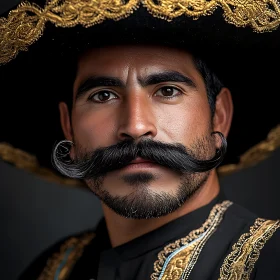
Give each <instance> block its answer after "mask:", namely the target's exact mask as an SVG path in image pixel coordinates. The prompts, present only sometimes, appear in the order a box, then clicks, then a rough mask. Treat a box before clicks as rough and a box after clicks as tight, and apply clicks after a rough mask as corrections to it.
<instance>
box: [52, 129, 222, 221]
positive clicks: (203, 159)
mask: <svg viewBox="0 0 280 280" xmlns="http://www.w3.org/2000/svg"><path fill="white" fill-rule="evenodd" d="M219 135H220V136H221V139H222V145H221V148H220V149H218V150H217V149H216V148H215V146H216V145H215V143H216V141H215V140H214V138H213V136H212V135H209V136H206V137H202V138H200V139H197V140H196V141H195V143H194V144H193V145H192V147H191V148H188V149H187V148H186V147H184V146H183V145H182V144H166V143H161V142H158V141H153V140H151V139H146V140H141V141H140V142H138V143H135V142H134V141H123V142H121V143H118V144H116V145H113V146H110V147H106V148H99V149H97V150H95V151H94V152H89V151H86V150H84V149H83V148H82V147H81V145H79V144H78V143H77V141H76V142H75V147H74V148H75V154H76V159H75V160H69V159H68V160H65V158H64V156H62V154H63V153H62V152H61V149H60V151H59V152H58V151H57V150H56V151H55V152H54V153H53V159H54V160H53V162H54V164H55V166H56V167H57V168H58V170H59V171H60V172H61V173H62V174H64V175H67V176H69V177H72V178H80V179H84V180H85V181H86V183H87V185H88V186H89V187H90V189H91V190H92V191H93V193H94V194H95V195H96V196H97V197H98V198H99V199H100V200H101V201H102V202H103V203H104V204H106V205H107V206H108V207H109V208H111V209H112V210H113V211H114V212H116V213H117V214H119V215H121V216H123V217H126V218H132V219H150V218H157V217H161V216H165V215H167V214H169V213H172V212H174V211H175V210H177V209H178V208H180V207H181V206H182V205H183V204H184V203H185V202H186V201H187V200H188V199H190V198H191V197H192V196H193V195H194V194H195V193H196V192H197V191H198V190H199V189H200V188H201V187H202V186H203V185H204V183H205V182H206V181H207V179H208V177H209V174H210V170H212V169H213V168H215V167H217V166H218V165H219V164H220V163H221V161H222V159H223V157H224V155H225V152H226V140H225V138H224V137H223V136H222V135H221V134H219ZM58 147H59V146H57V147H56V148H58ZM63 148H65V147H63ZM56 155H59V156H60V157H59V158H58V157H55V156H56ZM64 155H65V151H64ZM136 157H141V158H144V159H147V160H151V161H153V162H155V163H158V164H160V165H162V166H165V167H167V168H169V169H170V170H172V171H175V172H176V173H177V174H178V176H179V178H180V180H179V181H180V183H179V184H178V186H177V187H176V188H175V189H174V190H172V191H160V192H159V191H153V189H152V188H151V184H152V183H153V182H155V181H156V180H157V176H156V175H154V174H153V173H152V172H148V171H145V172H134V173H129V174H125V175H122V177H121V179H122V180H123V182H124V183H125V184H126V185H129V187H130V188H131V191H130V193H129V194H125V195H115V194H112V193H111V192H110V191H108V189H107V188H105V186H104V179H105V177H106V175H107V174H108V172H110V171H115V170H119V169H121V168H122V167H125V166H127V165H128V164H129V163H130V162H131V161H132V160H134V159H135V158H136ZM161 187H164V186H161ZM161 189H162V188H161Z"/></svg>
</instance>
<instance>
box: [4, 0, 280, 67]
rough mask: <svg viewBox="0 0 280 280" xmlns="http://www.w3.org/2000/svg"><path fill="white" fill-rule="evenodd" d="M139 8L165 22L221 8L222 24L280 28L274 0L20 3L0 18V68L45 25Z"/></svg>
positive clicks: (89, 20)
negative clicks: (223, 20)
mask: <svg viewBox="0 0 280 280" xmlns="http://www.w3.org/2000/svg"><path fill="white" fill-rule="evenodd" d="M140 4H142V5H143V6H145V7H146V8H147V10H148V11H149V12H150V13H151V14H152V15H153V16H154V17H159V18H162V19H165V20H172V19H173V18H176V17H179V16H181V15H185V16H189V17H193V18H194V19H197V18H199V17H201V16H206V15H210V14H212V13H213V12H214V11H215V10H216V9H217V8H218V7H220V8H222V9H223V12H224V19H225V21H226V22H228V23H230V24H234V25H235V26H237V27H246V26H250V27H251V28H252V29H253V30H254V31H257V32H265V31H271V30H274V29H276V28H277V27H278V26H279V24H280V7H279V2H278V1H277V0H265V1H264V0H179V1H174V0H50V1H47V3H46V5H45V7H44V8H41V7H39V6H38V5H36V4H34V3H33V4H31V3H29V2H23V3H21V4H19V6H18V7H17V8H16V9H14V10H12V11H10V13H9V15H8V18H4V17H3V18H0V49H1V54H0V65H1V64H5V63H7V62H9V61H10V60H12V59H14V58H15V57H16V56H17V54H18V53H19V52H20V51H26V50H27V47H29V46H30V45H32V44H33V43H34V42H35V41H37V40H38V39H39V38H40V37H41V36H42V34H43V32H44V29H45V25H46V23H47V22H51V23H53V24H55V25H56V26H59V27H74V26H76V25H79V24H80V25H83V26H84V27H89V26H92V25H95V24H99V23H101V22H103V21H104V20H106V19H111V20H120V19H123V18H125V17H128V16H129V15H130V14H132V13H133V12H134V10H136V9H137V8H138V7H139V6H140Z"/></svg>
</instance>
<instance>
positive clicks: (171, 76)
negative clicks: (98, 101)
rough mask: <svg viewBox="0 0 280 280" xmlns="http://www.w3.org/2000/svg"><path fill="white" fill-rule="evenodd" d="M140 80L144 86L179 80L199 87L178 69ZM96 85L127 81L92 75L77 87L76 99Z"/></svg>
mask: <svg viewBox="0 0 280 280" xmlns="http://www.w3.org/2000/svg"><path fill="white" fill-rule="evenodd" d="M138 82H139V83H140V85H141V86H142V87H147V86H150V85H155V84H159V83H163V82H179V83H184V84H186V85H187V86H190V87H192V88H194V89H197V86H196V84H195V83H194V81H193V80H192V79H190V78H189V77H187V76H185V75H183V74H181V73H179V72H177V71H164V72H160V73H154V74H150V75H148V76H147V77H145V78H138ZM95 87H120V88H125V83H124V82H123V81H122V80H120V79H119V78H116V77H109V76H108V77H107V76H91V77H89V78H87V79H86V80H85V81H84V82H83V83H82V84H81V85H80V86H79V87H78V89H77V93H76V97H75V99H76V100H77V99H79V98H80V97H82V96H83V95H84V94H85V93H86V92H87V91H89V90H91V89H93V88H95Z"/></svg>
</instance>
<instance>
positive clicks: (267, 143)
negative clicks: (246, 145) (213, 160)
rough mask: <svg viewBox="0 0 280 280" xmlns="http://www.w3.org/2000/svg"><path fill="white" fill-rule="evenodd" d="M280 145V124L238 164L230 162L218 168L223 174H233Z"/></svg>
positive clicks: (259, 159)
mask: <svg viewBox="0 0 280 280" xmlns="http://www.w3.org/2000/svg"><path fill="white" fill-rule="evenodd" d="M279 147H280V125H278V126H276V127H275V128H273V129H272V130H271V131H270V132H269V134H268V136H267V138H266V139H265V140H264V141H262V142H260V143H258V144H257V145H255V146H253V147H252V148H250V149H249V150H248V151H247V152H245V153H244V154H243V155H242V156H241V157H240V160H239V163H237V164H228V165H224V166H221V167H219V168H218V173H219V174H220V175H222V176H225V175H229V174H232V173H234V172H236V171H239V170H241V169H245V168H248V167H252V166H254V165H256V164H257V163H259V162H261V161H263V160H265V159H266V158H268V157H269V155H270V154H271V153H272V152H273V151H275V150H276V149H277V148H279Z"/></svg>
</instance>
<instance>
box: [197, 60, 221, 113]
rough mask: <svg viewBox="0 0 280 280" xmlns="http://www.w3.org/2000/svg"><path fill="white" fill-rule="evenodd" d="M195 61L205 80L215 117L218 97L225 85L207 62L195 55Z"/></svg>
mask: <svg viewBox="0 0 280 280" xmlns="http://www.w3.org/2000/svg"><path fill="white" fill-rule="evenodd" d="M194 63H195V66H196V68H197V70H198V71H199V72H200V74H201V76H202V78H203V80H204V83H205V86H206V91H207V97H208V102H209V105H210V110H211V115H212V117H214V114H215V110H216V98H217V95H218V94H219V92H220V91H221V89H222V88H223V87H224V85H223V83H222V82H221V81H220V80H219V78H218V77H217V76H216V74H215V73H214V72H213V71H211V70H210V69H209V68H208V66H207V64H206V63H205V62H204V61H203V60H202V59H200V58H199V57H195V58H194Z"/></svg>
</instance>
